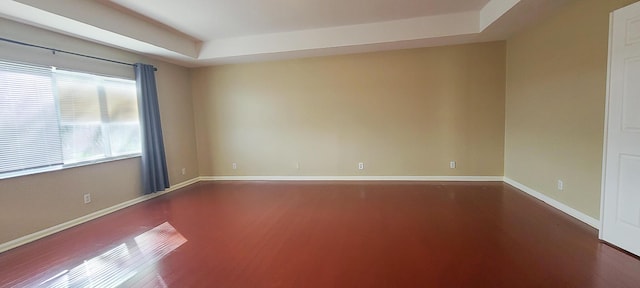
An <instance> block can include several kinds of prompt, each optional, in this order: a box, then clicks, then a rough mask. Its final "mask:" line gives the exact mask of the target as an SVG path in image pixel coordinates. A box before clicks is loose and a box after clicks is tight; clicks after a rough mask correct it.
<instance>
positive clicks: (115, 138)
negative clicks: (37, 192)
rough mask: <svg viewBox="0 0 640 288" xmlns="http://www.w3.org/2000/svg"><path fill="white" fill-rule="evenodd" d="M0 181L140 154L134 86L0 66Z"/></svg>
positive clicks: (6, 64)
mask: <svg viewBox="0 0 640 288" xmlns="http://www.w3.org/2000/svg"><path fill="white" fill-rule="evenodd" d="M0 109H1V110H0V177H3V178H4V177H10V176H12V175H22V174H28V173H31V172H36V171H38V170H42V169H43V168H44V169H59V168H63V167H64V166H65V165H70V164H75V165H77V164H80V163H84V162H88V161H91V162H93V161H100V160H104V159H110V158H114V157H124V156H129V155H131V156H133V155H136V154H139V153H140V125H139V120H138V104H137V95H136V85H135V81H131V80H124V79H117V78H110V77H104V76H96V75H91V74H85V73H78V72H70V71H62V70H57V69H55V68H53V69H52V68H43V67H36V66H30V65H24V64H16V63H9V62H2V61H0Z"/></svg>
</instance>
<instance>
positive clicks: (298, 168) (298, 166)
mask: <svg viewBox="0 0 640 288" xmlns="http://www.w3.org/2000/svg"><path fill="white" fill-rule="evenodd" d="M296 169H297V170H300V162H296Z"/></svg>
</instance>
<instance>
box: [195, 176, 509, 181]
mask: <svg viewBox="0 0 640 288" xmlns="http://www.w3.org/2000/svg"><path fill="white" fill-rule="evenodd" d="M502 179H503V177H502V176H203V177H200V180H202V181H478V182H479V181H484V182H488V181H497V182H502Z"/></svg>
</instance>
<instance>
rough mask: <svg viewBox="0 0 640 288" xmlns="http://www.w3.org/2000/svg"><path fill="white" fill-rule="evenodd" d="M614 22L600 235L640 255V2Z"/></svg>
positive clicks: (614, 17) (616, 16)
mask: <svg viewBox="0 0 640 288" xmlns="http://www.w3.org/2000/svg"><path fill="white" fill-rule="evenodd" d="M611 23H612V25H611V32H610V33H611V34H610V43H609V80H608V82H609V91H608V103H607V106H608V113H607V132H606V135H605V137H606V139H605V143H606V145H605V147H606V150H605V158H604V159H605V160H604V162H605V163H604V172H603V174H604V175H603V192H602V195H603V199H602V201H603V203H602V213H601V216H602V217H601V220H602V229H601V230H600V238H601V239H602V240H604V241H607V242H609V243H611V244H614V245H616V246H618V247H620V248H622V249H625V250H627V251H629V252H632V253H634V254H636V255H640V2H636V3H635V4H632V5H629V6H627V7H625V8H622V9H619V10H616V11H614V12H613V13H612V22H611Z"/></svg>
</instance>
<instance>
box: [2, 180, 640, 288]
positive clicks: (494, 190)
mask: <svg viewBox="0 0 640 288" xmlns="http://www.w3.org/2000/svg"><path fill="white" fill-rule="evenodd" d="M187 240H188V241H187ZM639 283H640V260H638V258H636V257H633V256H630V255H628V254H625V253H623V252H621V251H619V250H617V249H615V248H612V247H611V246H608V245H606V244H603V243H601V242H600V241H598V238H597V231H596V230H595V229H593V228H591V227H590V226H588V225H586V224H584V223H582V222H579V221H578V220H576V219H574V218H571V217H570V216H568V215H566V214H563V213H561V212H559V211H557V210H555V209H553V208H551V207H549V206H547V205H546V204H544V203H542V202H540V201H538V200H536V199H534V198H532V197H530V196H528V195H526V194H524V193H522V192H519V191H518V190H516V189H514V188H513V187H511V186H509V185H506V184H504V183H502V182H483V183H468V182H467V183H465V182H455V183H454V182H215V183H206V182H205V183H199V184H196V185H193V186H190V187H188V188H185V189H182V190H180V191H176V192H172V193H169V194H166V195H163V196H160V197H157V198H155V199H152V200H150V201H146V202H144V203H140V204H138V205H134V206H132V207H129V208H126V209H123V210H120V211H118V212H115V213H112V214H109V215H107V216H105V217H101V218H99V219H95V220H93V221H90V222H88V223H85V224H82V225H78V226H76V227H73V228H70V229H67V230H65V231H62V232H60V233H56V234H54V235H51V236H49V237H46V238H43V239H41V240H38V241H35V242H33V243H30V244H27V245H24V246H21V247H18V248H15V249H13V250H10V251H7V252H4V253H1V254H0V287H38V286H40V287H116V286H120V287H304V288H314V287H318V288H325V287H368V288H376V287H380V288H382V287H384V288H386V287H510V288H511V287H606V288H611V287H640V286H639Z"/></svg>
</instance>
